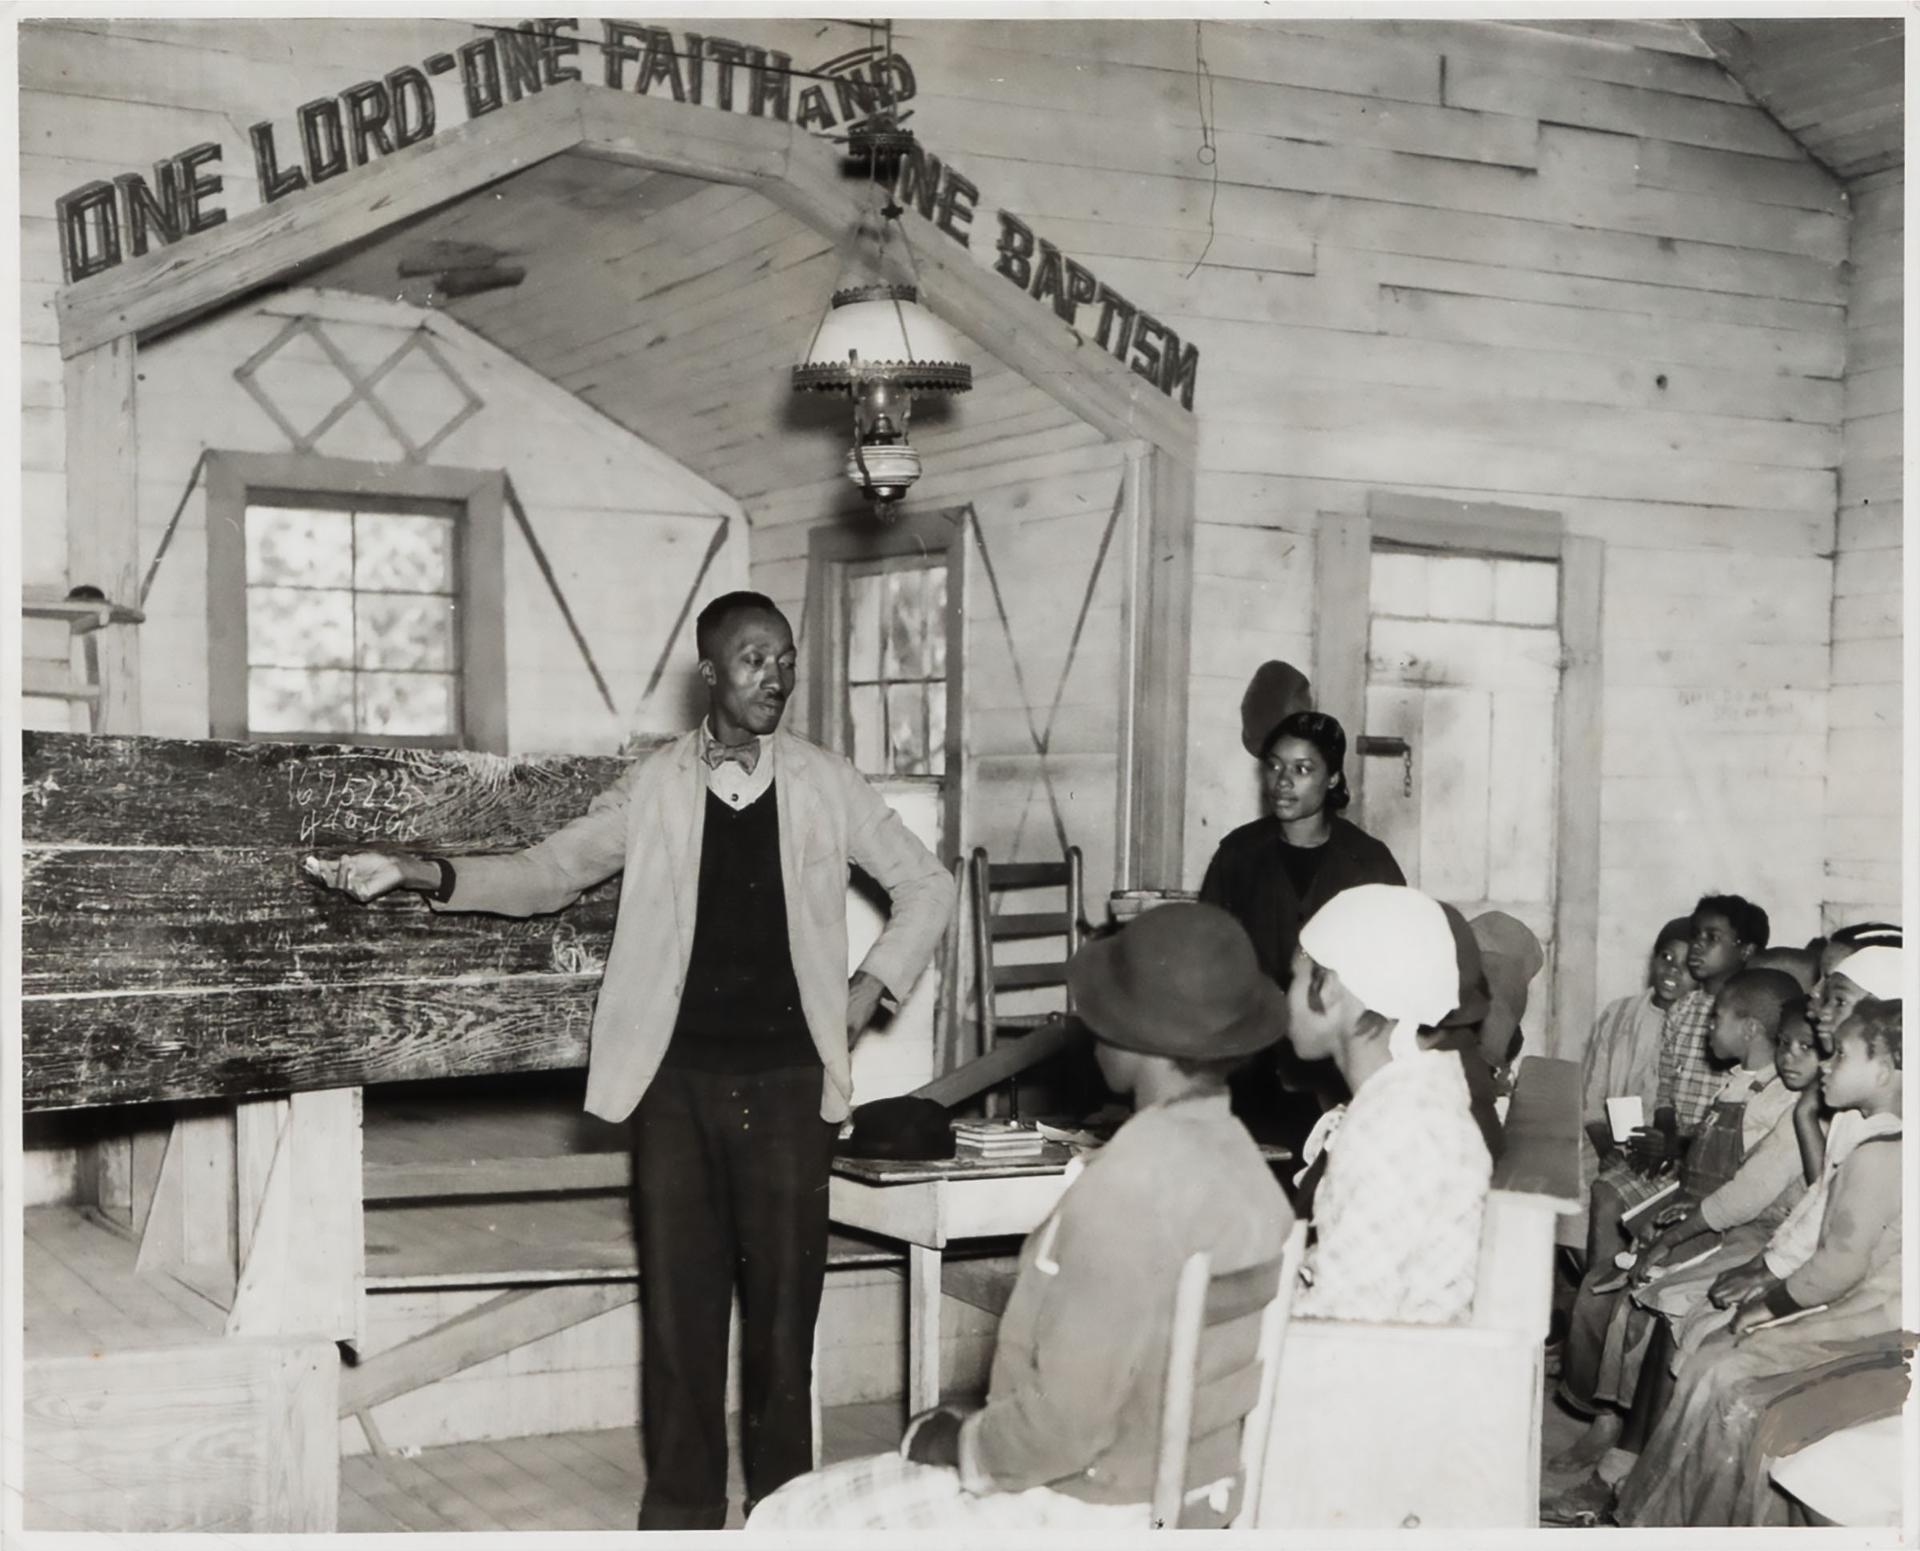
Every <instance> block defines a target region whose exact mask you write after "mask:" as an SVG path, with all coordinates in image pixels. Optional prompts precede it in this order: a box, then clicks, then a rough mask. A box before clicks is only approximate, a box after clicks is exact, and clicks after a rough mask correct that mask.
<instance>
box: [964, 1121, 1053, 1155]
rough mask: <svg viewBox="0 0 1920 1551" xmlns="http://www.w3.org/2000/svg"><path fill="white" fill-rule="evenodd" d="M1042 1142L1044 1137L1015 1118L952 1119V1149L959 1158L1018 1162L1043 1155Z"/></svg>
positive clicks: (1044, 1149) (1043, 1144)
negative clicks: (953, 1120)
mask: <svg viewBox="0 0 1920 1551" xmlns="http://www.w3.org/2000/svg"><path fill="white" fill-rule="evenodd" d="M1046 1145H1047V1143H1046V1138H1045V1137H1043V1136H1041V1134H1040V1133H1039V1131H1038V1130H1037V1129H1035V1128H1034V1127H1033V1126H1031V1125H1024V1124H1022V1123H1021V1122H1019V1121H1017V1120H956V1121H955V1122H954V1123H953V1148H954V1152H955V1153H956V1154H957V1155H958V1156H960V1157H962V1158H984V1159H991V1160H992V1161H994V1162H996V1163H1008V1162H1018V1161H1020V1160H1021V1159H1024V1158H1038V1157H1041V1156H1043V1155H1044V1153H1045V1151H1046Z"/></svg>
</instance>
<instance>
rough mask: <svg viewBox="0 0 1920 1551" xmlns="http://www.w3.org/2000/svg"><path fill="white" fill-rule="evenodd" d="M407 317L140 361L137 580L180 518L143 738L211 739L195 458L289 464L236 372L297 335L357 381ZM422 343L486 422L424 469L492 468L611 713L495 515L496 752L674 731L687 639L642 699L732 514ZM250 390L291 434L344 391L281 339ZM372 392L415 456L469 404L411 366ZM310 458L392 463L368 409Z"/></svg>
mask: <svg viewBox="0 0 1920 1551" xmlns="http://www.w3.org/2000/svg"><path fill="white" fill-rule="evenodd" d="M418 317H419V315H418V314H417V313H416V312H415V311H414V310H413V309H411V308H408V307H405V306H402V305H399V304H397V303H381V302H374V301H371V300H369V299H366V298H361V297H346V296H340V295H338V294H337V293H327V292H296V293H287V294H284V295H281V296H278V297H274V298H269V299H268V300H266V301H264V302H262V303H260V304H258V305H257V306H253V307H249V308H243V309H240V310H237V311H234V312H230V313H227V314H224V315H222V316H221V317H219V318H218V319H216V320H214V321H212V322H209V323H206V324H203V325H201V326H199V327H196V328H191V329H186V330H182V331H181V332H179V333H177V334H174V335H171V336H169V337H168V338H166V339H164V340H161V341H160V342H159V343H157V344H155V345H153V346H150V347H149V348H147V349H146V350H143V351H142V352H141V367H140V371H141V376H142V378H143V381H142V382H141V384H140V389H139V416H140V527H141V551H142V559H143V571H144V568H145V567H147V566H150V565H151V564H152V560H153V557H154V555H155V553H156V552H157V551H158V549H159V546H160V544H161V542H162V540H163V538H165V536H166V533H167V529H168V525H169V523H170V522H171V521H172V519H173V516H174V513H175V512H176V511H180V513H181V515H180V521H179V524H178V527H177V530H176V531H175V532H174V533H173V535H172V538H171V541H170V542H169V543H168V545H167V548H166V551H165V554H164V555H163V556H162V558H161V562H160V566H159V569H158V570H157V571H155V572H154V580H153V585H152V589H151V591H150V593H149V594H148V597H147V623H146V624H145V625H144V626H142V627H140V628H141V631H142V649H143V651H144V652H145V653H147V654H148V660H149V661H151V662H156V663H162V662H163V663H165V664H167V666H168V671H166V672H164V673H150V674H148V675H146V676H145V679H144V681H143V682H144V705H143V708H142V723H141V725H142V730H143V731H146V732H149V733H153V734H158V735H163V736H169V737H205V736H206V735H207V732H208V690H207V677H206V674H207V668H206V661H207V644H206V643H207V621H208V599H207V562H206V481H205V479H204V477H203V478H202V479H201V480H200V481H199V483H197V484H195V485H194V486H193V489H192V493H191V495H190V496H187V492H188V487H189V482H190V481H191V480H192V479H193V475H194V468H195V464H196V462H197V460H198V459H199V457H200V455H201V452H202V451H203V449H206V448H210V447H211V448H217V449H220V450H223V451H232V452H262V453H275V452H279V453H285V452H290V451H292V450H293V449H292V447H291V445H290V442H289V438H288V436H287V434H286V432H285V431H284V430H283V429H282V428H281V427H280V426H278V425H277V424H276V423H275V421H274V420H273V419H272V418H271V417H270V416H269V414H268V413H267V411H266V410H265V409H264V408H263V407H262V406H261V405H260V404H259V403H257V402H256V401H255V399H254V397H253V396H252V395H251V394H249V393H248V392H247V391H246V390H245V389H244V388H243V387H242V386H241V384H240V383H239V382H238V381H236V380H235V378H234V372H235V369H236V368H238V367H240V366H241V365H242V364H244V363H246V362H248V361H249V360H251V359H252V358H253V357H254V356H255V355H256V354H257V353H258V352H260V351H262V350H263V349H265V348H267V347H268V346H269V345H271V344H272V343H273V342H274V341H275V340H276V338H278V337H279V336H281V335H282V334H283V332H284V331H285V330H286V329H287V328H288V326H289V324H290V323H292V322H294V321H295V320H296V319H303V318H304V319H308V320H311V322H312V324H313V326H314V327H315V328H317V329H318V330H319V331H320V332H321V333H322V334H323V335H324V338H325V341H326V343H327V344H329V345H331V346H332V347H333V348H335V349H337V350H339V351H340V352H341V353H342V354H343V355H344V356H345V357H346V358H347V359H348V360H349V361H350V362H351V363H352V364H353V365H354V366H355V367H356V368H357V369H358V370H360V371H361V372H363V373H364V372H371V371H372V370H373V369H374V368H376V367H377V366H379V365H380V364H381V363H382V362H383V361H385V360H386V359H387V358H388V356H389V355H390V354H391V353H392V352H393V351H394V350H395V349H397V348H398V347H399V346H400V345H401V344H402V343H403V342H405V341H406V340H407V338H408V337H409V335H410V334H413V333H416V324H417V322H418ZM432 343H433V346H434V348H435V349H437V350H439V351H440V353H441V355H442V356H443V357H444V358H445V360H446V361H447V362H448V364H449V365H450V366H451V368H452V370H453V372H454V373H455V374H457V376H458V378H459V379H460V380H461V382H462V383H463V384H464V385H465V386H467V387H468V388H470V389H471V390H472V392H473V393H474V394H475V395H476V396H478V397H479V398H480V400H481V401H482V408H481V409H480V410H479V412H478V413H476V414H474V415H473V416H472V417H471V418H470V419H468V420H466V421H465V422H464V423H463V424H461V425H460V426H459V428H458V429H456V430H455V431H454V432H453V433H452V435H450V436H448V437H447V438H446V439H445V440H444V441H441V442H440V443H439V444H438V445H437V446H435V447H434V448H433V449H432V451H431V453H430V455H429V461H430V462H431V463H432V464H435V465H440V466H445V467H455V468H483V469H485V468H493V469H501V470H504V472H505V473H506V475H507V477H508V478H509V479H511V480H512V481H513V485H514V488H515V490H516V491H517V492H518V494H519V496H520V499H521V502H522V504H523V505H524V507H525V509H526V513H527V517H528V520H529V521H530V523H531V525H532V527H533V530H534V532H535V534H536V535H537V537H538V539H539V543H540V547H541V549H542V550H543V551H544V552H545V554H546V556H547V558H548V560H549V561H550V562H551V565H552V567H553V572H554V578H555V581H556V582H557V583H558V586H559V589H560V591H561V593H562V594H563V595H564V597H565V598H566V600H567V604H568V606H569V607H570V608H571V610H572V612H573V615H574V618H575V620H576V621H577V622H578V623H579V626H580V629H581V631H582V633H583V634H584V636H585V638H586V640H587V644H588V646H589V647H590V648H591V650H592V652H593V656H594V661H595V662H596V663H597V664H598V666H599V669H600V671H601V673H602V674H603V675H604V676H605V678H606V680H607V684H608V687H609V689H610V690H611V692H612V695H613V702H614V706H615V708H616V710H617V712H618V714H617V715H616V714H614V713H613V712H609V711H608V709H607V707H606V705H605V704H604V702H603V701H602V700H601V698H600V696H599V693H598V691H597V689H596V688H595V685H594V682H593V678H592V675H591V673H590V672H589V671H588V668H587V666H586V663H585V661H584V660H583V658H582V655H581V653H580V650H579V648H578V646H577V645H576V644H575V643H574V641H573V639H572V637H571V635H570V633H569V631H568V629H567V626H566V623H565V621H564V618H563V617H562V615H561V612H560V607H559V604H558V603H557V602H556V601H555V598H554V592H553V588H552V587H550V586H549V584H548V582H547V581H546V579H545V578H544V577H543V576H542V574H541V572H540V569H539V567H538V565H537V563H536V561H535V558H534V555H533V552H532V550H531V548H530V547H529V546H528V544H527V541H526V538H525V537H524V535H523V534H522V533H521V532H520V529H519V527H518V525H517V523H516V522H515V520H514V519H513V517H512V516H511V515H509V516H508V517H507V518H506V519H505V526H506V530H507V536H506V540H505V543H506V596H505V630H506V662H507V685H506V694H507V726H508V740H509V747H510V748H512V749H514V750H516V751H518V750H541V751H562V750H563V751H568V752H582V753H584V752H592V753H612V752H613V751H614V750H616V749H617V748H619V747H620V745H621V743H622V742H623V741H624V740H625V739H626V738H627V737H628V736H629V735H631V734H632V733H635V732H643V733H664V732H669V731H678V730H679V729H681V728H683V727H685V726H686V725H688V722H689V720H690V718H691V715H692V705H693V700H694V698H695V695H696V691H697V689H698V683H697V679H696V676H695V674H694V671H693V664H694V648H693V639H692V631H691V629H690V628H683V629H681V630H680V631H679V632H678V634H677V636H676V638H675V640H674V643H673V646H672V650H671V656H670V666H669V668H668V671H667V672H665V673H664V674H663V675H661V677H660V679H659V681H658V685H657V688H655V689H654V692H653V693H652V694H651V695H649V694H648V689H649V686H650V682H651V680H652V678H653V674H654V670H655V668H656V665H657V664H658V663H659V661H660V659H661V657H662V654H663V652H665V651H666V650H667V637H668V633H669V631H671V630H672V629H673V627H674V625H675V623H676V622H677V621H678V620H679V618H680V613H681V609H682V607H683V605H684V604H685V602H686V599H687V597H688V594H689V592H690V591H691V589H692V588H693V586H694V581H695V578H696V577H697V576H700V574H701V568H702V566H703V564H705V563H706V557H707V551H708V548H709V545H710V543H711V541H712V539H713V536H714V534H715V532H716V530H717V529H719V528H720V527H721V526H722V525H727V526H729V527H732V526H733V525H734V524H735V522H736V519H735V518H733V517H732V516H730V515H729V509H730V508H732V503H731V502H729V501H728V500H727V499H726V497H725V496H723V495H722V494H721V493H720V492H717V491H713V490H711V488H710V487H708V486H706V485H705V482H704V481H701V480H698V479H695V478H694V477H692V476H691V475H689V474H687V473H686V472H685V471H684V470H682V469H680V468H679V467H678V466H677V465H676V464H674V463H673V461H672V460H671V459H669V458H667V457H665V456H664V455H662V454H661V453H659V452H657V451H655V450H654V449H653V448H651V447H649V446H647V445H646V443H644V442H642V441H640V440H639V439H638V438H637V437H634V436H632V435H630V434H629V433H628V432H626V431H625V430H623V429H622V428H620V427H618V426H615V425H613V424H612V423H611V422H609V421H607V420H605V419H603V418H602V417H600V416H598V415H596V414H594V413H593V412H592V411H591V410H589V409H588V408H587V407H586V406H584V405H583V404H581V403H580V402H579V401H578V400H576V399H574V398H572V397H571V396H569V395H566V394H563V393H561V392H559V391H558V390H557V389H555V388H554V387H553V386H552V384H550V383H548V382H546V381H545V380H544V379H543V378H540V377H537V376H535V375H534V374H532V373H530V372H528V371H527V370H526V369H525V368H524V367H522V366H521V365H520V364H519V363H518V362H516V361H514V360H513V359H512V358H511V357H509V356H506V355H505V354H503V353H501V352H499V351H497V350H493V349H491V348H490V347H488V346H486V345H485V344H484V343H483V342H481V341H479V340H477V339H474V338H473V337H472V336H470V335H465V334H464V333H463V332H462V331H460V330H459V329H458V327H457V326H452V327H451V329H450V330H444V329H443V330H442V331H441V333H440V335H438V336H436V337H434V338H433V340H432ZM254 381H255V384H256V386H257V387H258V389H259V390H260V391H261V392H262V393H263V394H265V395H266V396H267V397H268V398H269V399H270V400H271V401H272V402H274V403H275V405H276V406H277V407H278V409H279V411H280V413H281V415H282V416H283V417H285V419H286V420H287V421H288V422H289V423H290V424H291V426H292V427H293V428H294V429H296V430H299V431H302V432H305V431H307V430H308V429H309V428H311V427H313V426H316V425H318V424H320V423H321V422H322V421H323V418H324V417H325V416H327V415H328V413H329V412H330V411H331V409H332V408H333V406H334V405H336V404H337V403H338V402H339V400H340V399H341V398H342V397H343V396H344V395H345V394H346V393H347V392H348V384H347V383H346V382H345V380H344V379H343V378H342V377H341V375H340V373H339V372H338V371H337V370H336V369H335V368H334V367H333V365H332V364H331V362H330V361H329V359H328V356H327V354H326V351H325V347H324V346H323V344H322V343H321V341H320V340H319V339H316V338H314V337H313V336H312V335H310V334H295V335H293V336H292V337H290V338H289V339H288V340H287V341H286V343H285V344H284V345H282V347H281V348H280V349H279V350H278V351H277V352H275V353H274V354H273V355H272V356H271V357H269V358H268V359H267V360H266V361H265V362H263V363H262V364H261V365H260V367H259V369H258V371H257V374H256V375H255V378H254ZM373 391H374V392H376V393H377V394H378V395H379V396H380V398H381V400H382V402H383V403H384V404H385V405H387V406H389V408H390V410H391V412H392V413H393V414H394V415H395V417H396V418H397V419H398V420H399V421H400V423H401V425H402V427H403V428H405V429H406V430H407V432H408V434H409V435H410V436H411V437H413V439H414V440H415V441H416V442H417V443H423V442H425V441H427V440H428V438H429V437H431V436H432V435H433V434H434V432H435V430H436V429H437V428H438V426H439V425H441V424H444V423H445V422H446V420H447V419H448V418H449V417H450V415H451V414H452V413H454V412H457V411H459V410H460V409H461V407H462V403H463V401H462V398H461V396H460V392H459V390H458V389H457V388H456V387H454V386H453V385H452V384H451V383H450V382H449V380H448V378H447V376H446V374H445V373H444V372H443V371H442V370H441V368H440V366H439V365H438V364H437V362H436V361H435V360H434V359H433V358H432V357H431V356H429V355H428V354H426V353H425V352H423V351H421V350H418V349H416V350H415V351H414V352H413V353H412V354H411V355H409V356H408V357H407V358H406V359H405V361H404V362H403V364H402V365H400V366H399V367H397V368H396V369H395V370H393V371H392V372H391V373H390V374H389V375H387V376H386V377H385V378H383V379H382V380H381V381H380V383H379V384H378V385H377V387H376V388H375V389H374V390H373ZM313 450H314V451H315V452H317V453H319V454H321V455H324V456H330V457H337V458H347V459H353V460H356V461H360V462H368V463H388V464H391V463H394V462H396V461H398V460H400V459H401V458H402V456H403V450H402V448H401V447H400V446H399V444H398V443H397V441H396V440H395V438H394V436H393V435H392V433H391V432H390V431H389V430H388V429H387V427H386V426H385V425H384V424H383V423H382V421H381V419H380V418H379V417H378V416H377V415H376V414H375V413H374V411H373V410H372V409H370V408H369V407H368V406H367V404H365V403H364V402H362V403H360V404H357V405H355V406H354V408H353V409H351V410H349V411H348V412H347V413H346V414H345V415H343V416H342V417H341V418H340V419H339V420H338V421H337V422H335V423H334V424H333V426H332V427H331V428H330V429H329V430H327V431H326V432H325V433H324V434H323V435H322V436H321V437H320V438H319V439H318V441H317V443H316V444H315V446H314V449H313ZM183 496H187V504H186V506H185V508H184V510H182V509H181V506H180V503H181V499H182V497H183ZM736 510H737V508H736ZM743 538H744V534H743V533H741V532H737V531H736V532H730V533H729V541H728V542H726V543H724V544H723V545H722V547H721V549H720V551H719V552H718V553H717V554H716V555H715V556H714V557H713V560H712V563H711V564H710V565H709V566H708V568H707V570H706V573H705V577H704V579H703V580H702V581H701V583H700V593H701V599H702V601H704V599H705V598H706V597H709V596H714V595H717V594H718V593H720V592H723V591H725V590H726V589H727V588H728V587H730V586H737V585H739V583H740V580H741V579H742V578H743V577H744V574H745V555H744V553H743V551H744V548H745V546H744V543H743V542H741V540H742V539H743Z"/></svg>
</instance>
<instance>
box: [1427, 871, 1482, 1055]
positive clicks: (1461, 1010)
mask: <svg viewBox="0 0 1920 1551" xmlns="http://www.w3.org/2000/svg"><path fill="white" fill-rule="evenodd" d="M1440 909H1441V911H1442V912H1443V913H1444V914H1445V915H1446V918H1447V926H1448V927H1449V928H1450V929H1451V930H1452V932H1453V956H1454V960H1455V962H1457V963H1458V964H1459V966H1460V1004H1459V1005H1458V1006H1457V1007H1455V1008H1454V1009H1453V1011H1452V1012H1450V1013H1448V1014H1447V1015H1446V1017H1444V1018H1442V1019H1441V1020H1440V1021H1439V1023H1438V1024H1436V1025H1435V1027H1436V1028H1442V1029H1477V1028H1478V1027H1479V1026H1480V1025H1481V1023H1482V1022H1484V1021H1485V1019H1486V1016H1487V1010H1488V1008H1489V1006H1490V1005H1491V997H1490V995H1489V988H1488V986H1487V974H1486V969H1485V967H1484V965H1483V964H1482V962H1481V959H1480V944H1479V942H1478V941H1477V940H1476V939H1475V937H1474V935H1473V928H1472V927H1470V926H1468V925H1467V918H1466V917H1465V916H1463V915H1462V914H1461V913H1460V912H1459V911H1458V910H1456V909H1455V908H1454V907H1453V906H1452V905H1449V904H1448V903H1447V902H1446V901H1445V900H1442V901H1441V902H1440Z"/></svg>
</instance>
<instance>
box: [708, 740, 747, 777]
mask: <svg viewBox="0 0 1920 1551" xmlns="http://www.w3.org/2000/svg"><path fill="white" fill-rule="evenodd" d="M701 758H703V759H704V760H706V762H707V768H708V769H709V770H718V769H719V768H720V767H721V766H722V765H724V764H726V763H727V762H728V761H729V760H731V761H732V762H733V763H734V764H736V765H738V766H739V767H740V768H741V769H742V770H744V771H745V772H746V773H747V774H748V775H752V774H753V770H754V766H756V765H758V764H759V763H760V740H759V739H758V738H752V739H749V740H748V741H747V742H745V743H732V744H728V743H720V742H717V741H715V740H714V739H712V738H709V739H708V740H707V747H706V752H705V753H704V754H702V755H701Z"/></svg>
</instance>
